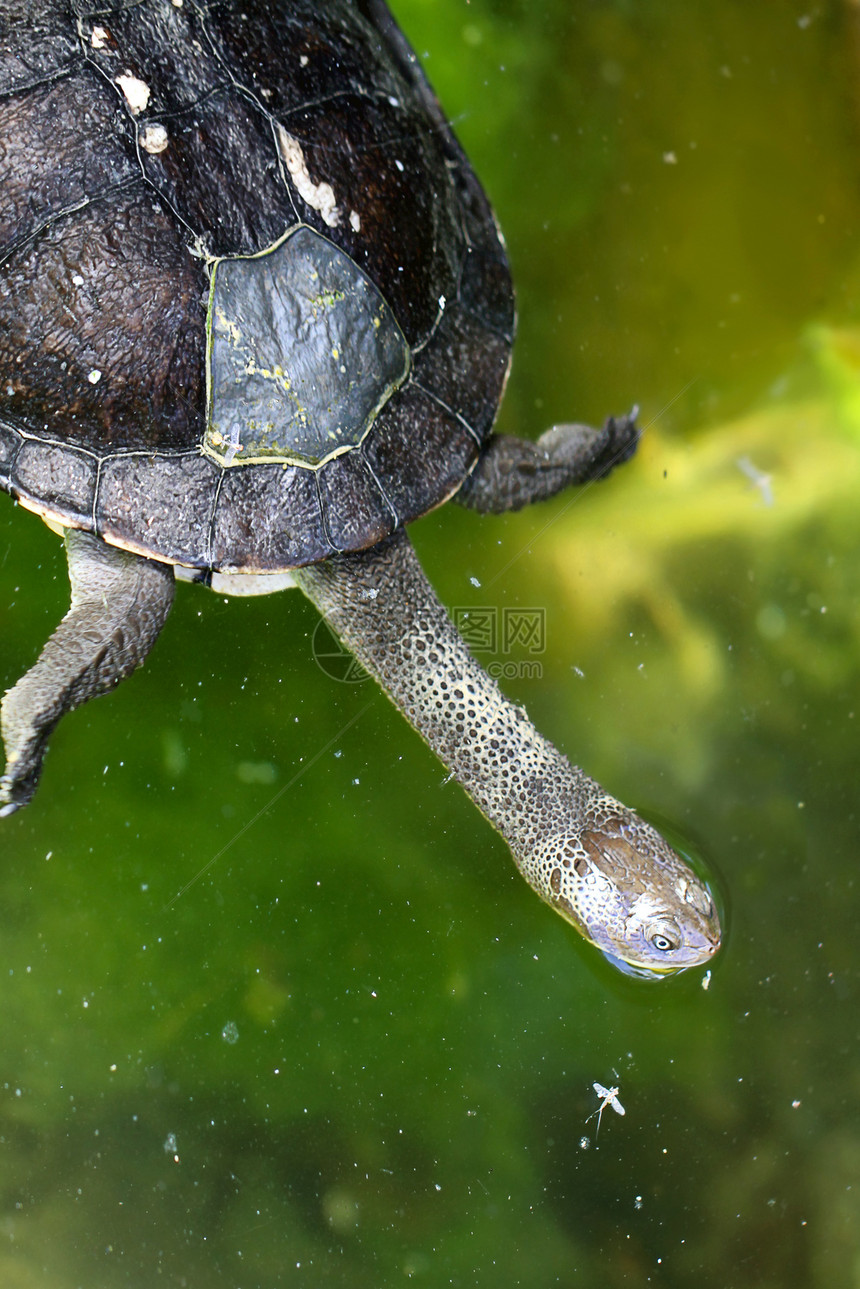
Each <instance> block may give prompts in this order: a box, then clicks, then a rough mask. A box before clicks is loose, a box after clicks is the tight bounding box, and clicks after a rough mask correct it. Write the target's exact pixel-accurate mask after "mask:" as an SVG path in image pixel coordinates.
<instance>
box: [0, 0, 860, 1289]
mask: <svg viewBox="0 0 860 1289" xmlns="http://www.w3.org/2000/svg"><path fill="white" fill-rule="evenodd" d="M393 8H394V10H395V13H396V15H397V17H398V19H399V21H400V22H401V23H402V25H403V27H404V29H405V30H406V32H407V34H408V35H409V37H410V39H411V40H412V42H413V44H414V46H415V48H416V51H417V53H418V55H419V57H420V58H421V59H422V62H423V65H424V66H425V67H426V69H427V71H428V73H429V75H430V77H431V79H432V81H433V82H434V84H435V85H436V87H437V89H438V91H439V94H440V96H441V98H442V101H443V103H444V104H445V106H446V109H447V110H448V112H449V114H450V115H451V117H452V119H453V120H454V122H455V125H456V129H457V131H458V133H459V135H460V137H461V139H462V140H463V142H464V144H465V146H466V148H467V150H468V151H469V153H470V155H471V157H472V159H473V161H474V163H475V166H476V169H477V171H478V173H479V175H480V176H481V178H482V179H483V181H484V183H485V185H486V187H487V189H488V191H489V193H490V195H491V198H492V200H493V202H494V204H495V206H496V209H497V211H498V214H499V218H500V220H501V223H502V225H503V227H504V229H505V232H506V235H507V239H508V244H509V248H510V254H511V259H512V263H513V267H514V272H515V276H516V281H517V286H518V295H519V309H520V332H519V340H518V345H517V350H516V356H515V362H514V368H513V373H512V377H511V382H510V385H509V389H508V393H507V397H506V401H505V404H504V408H503V411H502V416H501V421H500V428H501V429H503V430H506V431H509V432H512V433H518V434H525V435H536V434H537V433H538V432H540V431H541V430H542V429H544V428H545V427H546V426H547V425H549V424H552V423H553V422H555V421H561V420H565V419H582V420H591V421H593V422H600V421H602V419H603V418H604V416H605V415H606V414H607V413H609V412H612V411H623V410H625V409H627V408H628V407H630V406H631V405H632V404H633V403H639V404H640V406H641V409H642V414H641V419H642V421H643V423H644V424H645V425H646V426H647V427H648V428H647V434H646V436H645V440H644V442H643V444H642V448H641V450H640V453H639V455H638V456H637V458H636V459H635V460H634V461H633V462H632V463H631V464H629V465H628V466H625V467H624V469H623V471H620V472H619V473H618V474H617V475H615V476H613V478H612V479H611V480H609V481H608V482H606V483H603V484H601V485H599V486H597V487H593V488H588V489H586V490H584V491H578V492H576V493H575V494H573V495H570V496H566V497H563V498H561V499H559V500H558V501H556V502H554V503H552V504H550V505H546V506H544V507H541V508H539V509H535V510H534V511H533V512H531V513H523V514H520V515H517V516H511V517H507V518H504V519H489V518H487V519H481V518H478V517H476V516H474V515H470V514H468V513H465V512H462V511H459V510H458V509H457V508H456V507H454V506H447V507H445V508H444V509H443V510H441V511H440V512H437V513H436V514H434V515H432V516H430V517H428V518H427V519H425V520H423V521H421V522H420V523H418V524H416V525H415V526H414V528H413V537H414V540H415V543H416V546H417V548H418V550H419V553H420V554H421V557H422V560H423V562H424V564H425V567H426V568H427V570H428V572H429V574H430V576H431V578H432V579H433V581H434V583H435V585H436V586H437V588H438V590H439V592H440V595H441V596H442V598H443V600H444V601H445V602H446V603H447V604H449V605H451V606H464V605H466V606H471V605H484V606H487V607H489V608H491V609H494V610H497V611H499V612H501V610H502V609H504V608H506V607H520V608H527V609H528V608H540V609H543V610H545V613H546V651H545V652H544V653H543V654H542V655H540V658H539V662H540V673H541V674H540V675H539V676H538V675H534V674H531V675H529V669H528V668H524V667H521V666H520V667H518V665H517V664H521V663H523V662H528V661H531V660H532V659H530V657H529V656H527V655H526V654H525V653H524V652H520V653H518V652H517V651H516V650H514V652H513V653H512V654H511V655H510V656H504V657H503V656H501V655H499V656H498V657H497V658H495V659H492V661H494V662H495V663H496V664H497V665H498V666H500V667H502V669H505V664H513V665H512V666H508V667H507V669H506V671H507V673H514V674H513V675H512V677H511V678H510V679H508V680H506V681H505V682H504V684H505V687H506V689H507V691H508V693H510V694H511V695H512V696H513V697H515V698H516V699H517V700H518V701H522V702H524V703H525V704H527V706H528V709H529V713H530V715H531V716H532V717H533V719H534V720H535V722H536V724H537V725H538V726H539V727H540V728H541V729H542V730H543V731H544V732H545V733H546V734H548V735H549V736H550V737H551V738H553V739H554V740H555V741H556V742H557V743H558V744H559V746H561V747H562V748H563V749H564V751H565V752H566V753H567V754H568V755H569V756H570V757H571V759H572V760H575V761H577V762H578V763H580V764H582V765H584V766H585V767H586V768H587V769H588V771H589V772H590V773H592V774H593V775H594V776H595V777H597V778H599V779H600V780H601V781H602V782H603V783H604V784H605V785H606V786H607V787H608V788H609V789H610V790H611V791H613V792H614V793H615V794H617V795H618V796H620V797H622V798H623V799H624V800H626V801H629V802H630V803H631V804H633V805H636V806H639V807H641V808H644V809H645V810H646V811H650V812H652V813H656V814H657V815H659V816H661V817H663V818H664V819H668V820H669V821H670V822H671V823H672V824H673V825H674V826H676V827H678V828H680V829H681V830H682V832H683V833H684V834H685V835H686V836H687V837H688V838H691V839H693V840H694V841H695V842H696V843H697V844H699V845H700V846H701V848H702V850H703V852H704V853H705V854H706V855H707V856H708V857H709V860H710V862H711V863H712V864H713V865H714V866H715V869H716V871H717V872H718V873H719V874H720V875H721V881H722V884H723V887H724V889H725V891H726V893H727V898H728V902H729V909H730V932H729V935H728V937H727V943H726V945H725V948H724V951H723V952H722V954H721V955H720V958H719V959H718V961H717V962H716V963H715V966H714V971H713V977H712V979H711V980H710V981H709V985H710V987H709V988H708V989H707V990H705V989H704V988H703V987H702V986H703V983H704V981H703V979H702V976H701V974H700V973H697V974H693V973H691V974H690V975H688V976H686V977H683V978H679V979H677V980H674V981H668V982H664V983H660V984H653V983H648V982H636V981H627V980H624V979H623V978H621V977H620V976H618V975H617V973H615V972H613V970H612V969H611V968H610V967H608V966H607V965H606V964H605V963H604V962H603V961H602V959H600V958H599V956H598V955H597V954H596V953H595V952H594V951H593V950H590V949H588V948H587V947H586V946H585V945H583V944H582V943H581V942H580V941H579V939H578V937H577V936H576V935H575V933H574V932H573V931H572V930H571V929H570V928H569V927H567V926H566V925H565V924H564V923H562V922H561V920H560V919H558V918H557V917H556V916H555V915H554V914H553V913H552V912H551V911H550V910H549V909H547V908H546V907H545V906H543V905H541V904H540V903H539V901H538V900H537V899H536V898H535V897H534V896H533V895H532V894H531V892H530V891H529V890H528V889H527V887H526V886H525V885H524V884H523V883H522V881H521V880H520V878H519V877H518V876H517V875H516V873H515V871H514V869H513V866H512V865H511V863H510V860H509V858H508V856H507V852H506V850H505V847H504V846H503V845H502V843H501V842H500V841H499V840H498V838H496V837H495V835H494V834H493V833H492V832H491V831H490V829H489V828H488V826H487V825H486V824H485V823H484V822H483V820H482V819H481V818H480V817H479V815H478V814H477V813H476V811H475V810H474V808H473V807H472V806H471V805H470V803H469V802H468V801H467V800H466V798H465V797H464V796H463V794H462V793H461V792H460V790H459V789H458V788H457V787H456V785H453V784H449V783H446V781H445V775H444V772H443V771H442V770H441V768H440V766H439V765H438V763H437V762H435V761H434V759H433V758H432V756H431V755H430V753H429V752H427V751H426V749H425V748H424V747H423V745H422V744H421V743H420V741H419V740H418V738H417V737H416V736H415V735H414V734H412V732H411V731H410V730H409V729H408V727H407V726H406V724H405V723H404V722H403V720H402V719H401V718H400V716H399V715H398V714H397V712H395V711H394V709H393V708H391V707H390V706H389V705H388V703H387V701H386V700H385V699H384V697H383V696H382V695H381V694H380V693H379V692H378V691H376V690H375V688H374V687H373V686H372V685H371V684H370V683H369V682H366V683H363V684H362V683H355V684H348V683H338V682H337V681H335V680H333V679H332V678H331V677H330V676H328V675H326V674H325V673H324V672H323V671H322V670H321V669H320V668H319V667H318V666H317V665H316V663H315V661H314V658H313V653H312V648H311V642H312V636H313V633H314V629H315V626H316V621H317V619H316V615H315V613H314V611H313V609H312V608H311V606H310V605H309V604H307V603H306V602H305V601H304V600H303V599H302V598H301V597H300V595H299V594H298V593H289V594H285V595H281V596H275V597H270V598H267V599H261V600H258V601H257V602H253V601H252V602H241V601H231V602H227V601H226V600H224V599H223V598H219V597H216V596H214V595H212V594H209V593H206V592H204V591H203V590H200V589H197V588H189V587H184V588H180V591H179V593H178V595H177V603H176V607H175V609H174V611H173V613H172V615H171V619H170V622H169V623H168V626H167V628H166V629H165V632H164V634H163V636H162V638H161V640H160V641H159V643H158V645H157V647H156V649H155V650H154V652H153V654H152V657H151V659H150V660H149V662H148V663H147V665H146V667H145V668H144V669H143V670H142V671H141V672H139V673H138V674H137V675H136V676H135V677H134V678H133V679H132V680H130V681H129V682H127V683H126V684H125V685H123V686H122V687H121V688H120V689H119V690H118V691H117V692H116V693H115V694H113V695H111V696H110V697H109V698H105V699H101V700H99V702H97V703H94V704H92V705H91V706H89V707H87V708H85V709H83V710H81V711H79V712H77V713H75V714H74V715H72V716H71V717H70V718H68V719H67V720H66V721H65V722H64V723H63V725H62V728H61V729H60V730H58V732H57V734H56V736H55V737H54V740H53V744H52V748H51V752H50V755H49V757H48V760H47V765H46V770H45V775H44V780H43V783H42V787H41V789H40V792H39V794H38V796H37V798H36V800H35V802H34V804H33V805H32V806H31V807H30V808H29V809H28V810H27V811H25V812H23V813H21V814H20V815H17V816H15V817H14V818H12V819H9V820H7V821H4V822H3V824H2V831H0V857H2V864H0V884H2V889H1V890H0V910H2V914H0V1014H2V1017H3V1035H2V1042H0V1195H2V1200H0V1203H1V1204H2V1209H0V1214H1V1216H0V1284H2V1285H3V1286H4V1289H5V1287H6V1286H8V1287H9V1289H78V1287H79V1286H81V1287H85V1289H102V1287H104V1289H114V1286H133V1287H134V1289H150V1287H151V1286H156V1285H159V1286H176V1287H178V1289H216V1287H218V1286H230V1287H231V1289H258V1287H259V1289H274V1287H275V1286H278V1287H280V1286H287V1285H297V1286H318V1285H326V1286H329V1285H330V1286H336V1287H340V1286H343V1289H353V1287H355V1289H388V1287H389V1286H396V1285H400V1284H404V1283H406V1282H407V1281H414V1282H415V1283H416V1284H423V1285H427V1286H432V1287H433V1289H435V1287H436V1286H448V1285H452V1286H463V1287H466V1286H469V1287H471V1286H488V1287H489V1286H492V1287H494V1289H512V1287H513V1286H528V1287H529V1289H548V1287H549V1286H563V1287H566V1286H575V1287H580V1286H582V1287H583V1289H591V1287H592V1286H594V1287H600V1289H605V1287H607V1286H608V1287H609V1289H614V1286H630V1287H633V1289H637V1287H638V1286H643V1287H644V1286H647V1285H663V1286H672V1287H674V1286H688V1285H690V1284H696V1285H697V1286H699V1287H700V1289H710V1287H711V1286H713V1287H714V1289H725V1286H744V1287H746V1286H756V1287H757V1289H768V1287H770V1286H774V1287H776V1286H779V1287H781V1289H784V1287H785V1286H799V1287H800V1286H803V1287H805V1286H827V1287H828V1289H842V1286H858V1285H860V1115H858V1110H857V1106H858V1095H860V1062H858V1008H857V1000H858V983H860V982H859V981H858V976H859V975H860V972H858V953H857V940H858V887H857V883H858V867H857V856H858V834H860V824H858V792H857V779H858V724H860V715H858V700H860V696H858V671H860V629H858V628H860V616H858V589H860V587H858V583H860V569H858V560H857V556H856V552H857V546H858V536H860V316H858V315H860V257H859V256H858V253H860V182H858V181H860V160H858V158H860V153H858V124H860V116H858V112H860V102H858V96H857V88H856V87H857V85H858V70H860V6H858V5H857V4H856V3H853V2H851V0H842V2H839V0H819V3H817V4H815V5H811V4H802V3H795V2H794V0H768V3H766V4H759V5H755V4H750V3H748V2H744V3H740V0H723V3H721V4H719V5H715V4H709V3H702V2H701V0H674V2H673V0H638V2H637V3H634V2H633V0H532V2H531V3H526V0H398V2H397V3H396V4H394V5H393ZM750 476H752V477H750ZM762 476H763V477H762ZM755 480H758V484H759V486H756V482H755ZM472 579H474V580H475V581H476V582H477V583H479V585H478V586H477V587H476V586H475V584H474V582H473V581H472ZM67 595H68V586H67V581H66V574H65V568H64V561H63V558H62V552H61V548H60V544H59V542H58V541H57V539H56V538H54V537H53V536H52V535H51V534H50V533H49V532H48V531H47V530H46V529H44V528H43V526H42V525H41V524H40V523H39V522H38V520H36V519H35V518H34V517H33V516H31V515H29V514H27V513H26V512H24V511H22V510H20V509H18V508H16V507H14V506H13V504H12V503H11V502H10V501H9V499H8V498H5V497H2V498H0V615H2V616H0V623H2V627H1V628H0V686H6V685H10V684H12V683H13V682H14V680H15V679H16V678H17V677H18V675H19V674H20V673H21V672H22V671H23V670H24V669H25V668H26V667H27V666H28V665H29V664H30V663H31V662H32V661H33V659H34V658H35V656H36V654H37V652H38V649H39V648H40V646H41V644H42V642H43V640H44V639H45V637H46V636H47V634H48V633H49V632H50V630H51V629H52V628H53V625H54V624H55V622H56V621H57V619H58V618H59V616H60V615H61V614H62V612H64V610H65V607H66V605H67ZM532 670H533V669H532ZM195 877H196V878H197V880H194V879H195ZM189 883H192V884H190V885H189ZM180 892H181V894H178V893H180ZM177 894H178V898H175V897H176V896H177ZM595 1080H597V1081H599V1082H602V1083H604V1084H606V1085H612V1084H616V1083H617V1084H618V1085H619V1087H620V1094H619V1095H620V1099H621V1101H622V1103H623V1104H624V1105H625V1107H626V1110H627V1113H626V1116H625V1117H624V1118H623V1119H621V1118H619V1117H617V1116H615V1115H613V1114H612V1113H611V1112H608V1113H606V1114H605V1115H604V1117H603V1124H602V1127H601V1131H600V1136H599V1138H597V1139H595V1131H594V1130H595V1121H594V1120H592V1121H591V1122H590V1123H588V1124H586V1122H585V1121H586V1117H587V1116H588V1115H589V1114H590V1113H591V1112H592V1111H593V1110H594V1109H595V1108H596V1105H597V1097H596V1096H595V1095H594V1093H593V1091H592V1083H593V1081H595Z"/></svg>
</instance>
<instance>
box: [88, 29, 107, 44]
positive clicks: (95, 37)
mask: <svg viewBox="0 0 860 1289" xmlns="http://www.w3.org/2000/svg"><path fill="white" fill-rule="evenodd" d="M109 40H110V32H109V31H108V29H107V27H93V29H92V32H91V33H90V44H91V45H92V47H93V49H104V47H105V45H106V44H107V43H108V41H109Z"/></svg>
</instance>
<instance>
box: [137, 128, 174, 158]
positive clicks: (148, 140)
mask: <svg viewBox="0 0 860 1289" xmlns="http://www.w3.org/2000/svg"><path fill="white" fill-rule="evenodd" d="M138 141H139V143H140V146H141V147H142V148H143V150H144V152H149V153H151V154H152V156H157V155H158V153H159V152H163V151H164V149H165V148H166V147H167V145H168V143H169V141H170V138H169V135H168V133H167V130H166V129H165V128H164V126H163V125H155V124H153V125H145V126H144V128H143V129H142V130H141V132H140V134H139V136H138Z"/></svg>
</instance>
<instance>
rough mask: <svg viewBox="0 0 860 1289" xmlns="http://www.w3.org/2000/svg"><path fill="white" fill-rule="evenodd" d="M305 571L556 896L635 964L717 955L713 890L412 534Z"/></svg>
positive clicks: (370, 665)
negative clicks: (441, 580) (433, 568)
mask: <svg viewBox="0 0 860 1289" xmlns="http://www.w3.org/2000/svg"><path fill="white" fill-rule="evenodd" d="M296 578H297V581H298V583H299V585H300V586H301V587H302V589H303V590H304V591H305V593H306V594H307V595H308V596H309V598H310V599H311V600H313V601H314V603H315V604H316V605H317V607H318V608H319V609H320V610H321V611H322V613H323V614H324V615H325V617H326V619H327V620H328V622H329V624H330V625H331V627H332V629H333V630H334V631H335V632H336V633H337V635H338V636H339V637H340V639H341V640H342V641H343V642H344V644H345V645H346V646H347V647H348V648H349V649H350V650H351V651H352V652H353V653H354V654H355V656H356V657H357V658H358V659H359V661H360V662H361V663H363V665H364V666H365V667H366V668H367V670H368V671H369V672H371V674H372V675H374V676H375V677H376V679H377V680H378V681H379V683H380V685H381V686H382V688H383V689H384V690H385V691H386V692H387V694H388V695H389V697H390V698H391V699H392V700H393V702H394V703H395V704H396V705H397V706H398V707H399V708H400V710H401V711H402V712H403V714H404V715H405V716H406V718H407V720H409V721H410V722H411V723H412V725H414V726H415V728H416V730H418V732H419V733H420V734H421V735H422V736H423V737H424V739H426V741H427V742H428V743H429V745H430V747H431V748H432V749H433V751H434V752H435V753H436V755H437V756H438V757H439V759H440V761H442V763H443V764H444V765H445V766H447V767H448V769H449V770H451V772H452V773H453V775H454V777H455V778H456V779H457V781H458V782H459V783H460V784H461V785H462V787H463V788H464V789H465V790H466V792H467V793H468V794H469V796H470V797H471V798H472V800H473V801H474V802H475V804H476V805H477V806H478V808H479V809H480V810H481V811H482V812H483V814H484V815H486V817H487V819H489V821H490V823H492V824H493V825H494V827H495V828H497V829H498V831H499V832H500V833H501V834H502V836H503V837H504V838H505V840H506V842H507V843H508V845H509V846H510V848H511V851H512V853H513V857H514V861H515V863H516V865H517V867H518V868H519V870H520V872H521V873H522V875H523V877H524V878H525V879H526V881H527V882H528V883H529V884H530V885H531V886H532V887H533V888H534V889H535V890H536V891H537V893H538V894H539V895H540V896H541V897H542V898H543V899H545V900H546V901H547V902H548V903H550V904H552V905H553V907H554V908H556V909H557V910H558V911H559V912H560V913H561V914H562V916H563V917H565V918H567V920H568V921H570V922H572V923H573V924H574V926H576V927H577V929H578V930H579V931H581V932H582V933H583V934H584V935H585V936H586V937H587V938H588V939H590V940H593V941H594V942H595V943H596V944H598V945H599V946H600V947H601V948H603V949H604V950H605V951H606V952H609V953H611V954H613V956H615V957H619V958H621V959H623V960H624V961H627V962H629V963H635V964H639V965H641V966H645V967H646V968H650V967H652V966H654V967H656V969H657V970H661V971H662V970H673V969H677V968H678V967H681V966H689V965H692V964H693V963H694V962H699V961H704V960H707V958H708V957H710V955H711V954H712V953H713V952H714V950H715V947H716V945H717V944H718V943H719V923H718V921H717V920H716V915H715V913H714V910H713V906H712V903H711V900H710V896H709V894H708V893H707V891H706V890H705V889H704V888H703V887H702V886H701V884H700V883H699V881H698V879H697V878H696V876H695V875H694V874H693V873H692V871H691V870H690V869H689V868H688V867H687V865H686V864H684V863H683V861H682V860H681V859H680V858H679V856H678V855H676V854H675V852H674V851H673V850H672V849H671V848H670V847H669V846H668V845H667V844H666V842H665V841H664V840H663V838H662V837H661V836H660V834H659V833H657V832H656V831H655V830H654V829H653V828H652V827H651V826H650V825H649V824H646V823H644V822H643V821H642V820H641V819H640V818H639V817H638V816H637V815H635V814H634V813H633V812H632V811H630V810H628V809H627V808H626V807H625V806H622V805H621V803H620V802H618V801H616V800H615V799H614V798H613V797H610V796H609V795H608V794H607V793H605V792H604V791H603V789H602V788H600V787H599V786H598V784H596V783H595V782H594V781H593V780H592V779H589V778H588V776H587V775H585V774H583V772H582V770H579V769H577V768H576V767H575V766H571V765H570V764H569V762H568V761H567V760H566V759H565V758H564V757H563V756H562V755H561V754H560V753H559V752H557V751H556V749H555V748H554V747H553V745H552V744H551V743H550V742H548V741H547V739H545V738H543V737H542V735H540V734H539V733H538V731H537V730H536V729H535V728H534V726H533V725H532V723H531V721H530V720H529V719H528V717H527V716H526V714H525V712H524V711H523V710H522V708H520V707H517V706H515V705H514V704H513V703H511V702H509V701H508V699H506V698H505V697H504V695H503V694H502V693H501V691H500V690H499V688H498V686H497V685H496V683H495V681H493V680H492V679H491V678H490V677H489V676H488V675H487V673H486V672H485V671H484V669H483V668H482V667H481V666H480V665H479V663H478V662H477V660H476V659H475V658H473V656H472V655H471V654H470V653H469V650H468V649H467V647H466V645H465V643H464V642H463V640H462V639H461V638H460V636H459V634H458V633H457V631H456V630H455V628H454V626H453V624H452V622H451V620H450V619H449V617H448V615H447V614H446V613H445V610H444V609H443V608H442V605H441V604H440V603H439V601H438V600H437V598H436V596H435V594H434V593H433V589H432V587H431V586H430V584H429V582H428V581H427V579H426V577H425V576H424V573H423V571H422V569H421V566H420V564H419V563H418V560H417V558H416V556H415V553H414V551H413V550H412V546H411V545H410V542H409V539H408V538H407V536H406V534H405V533H404V532H402V531H400V532H398V533H396V534H395V535H394V536H393V537H391V538H390V539H389V540H387V541H385V542H382V543H381V544H380V545H379V546H375V547H373V548H372V549H370V550H368V551H363V552H360V553H358V554H352V555H342V556H338V557H336V558H334V559H331V560H328V561H326V562H325V563H323V564H317V565H313V566H312V567H310V568H303V569H299V570H298V571H297V574H296ZM655 919H662V921H660V922H659V927H657V923H656V922H655ZM649 936H650V937H651V942H650V943H649ZM655 944H656V945H657V946H659V947H657V948H655V947H654V945H655ZM667 946H668V947H667ZM667 953H669V954H670V956H671V962H669V961H664V960H665V958H666V954H667Z"/></svg>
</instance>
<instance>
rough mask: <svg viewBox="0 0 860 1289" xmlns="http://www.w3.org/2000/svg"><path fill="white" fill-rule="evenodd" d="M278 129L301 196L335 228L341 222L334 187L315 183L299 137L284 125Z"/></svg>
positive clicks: (291, 172) (286, 161)
mask: <svg viewBox="0 0 860 1289" xmlns="http://www.w3.org/2000/svg"><path fill="white" fill-rule="evenodd" d="M277 131H278V149H279V151H280V153H281V158H282V160H283V162H284V165H285V166H286V167H287V170H288V171H289V175H290V178H291V179H292V181H293V183H294V184H295V186H296V189H297V191H298V194H299V196H300V197H301V198H302V200H303V201H306V202H307V204H308V205H309V206H312V207H313V209H314V210H318V211H319V213H320V214H321V215H322V217H323V220H324V221H325V223H326V224H328V226H329V228H335V227H336V226H337V225H338V224H339V223H340V211H339V210H338V208H337V201H336V199H335V195H334V189H333V188H332V186H331V184H327V183H320V184H315V183H314V181H313V180H312V179H311V177H310V175H309V174H308V167H307V163H306V162H305V154H304V152H303V151H302V145H301V144H300V143H299V141H298V139H296V138H294V137H293V135H292V134H288V133H287V131H286V130H285V129H284V127H283V126H282V125H278V126H277Z"/></svg>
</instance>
